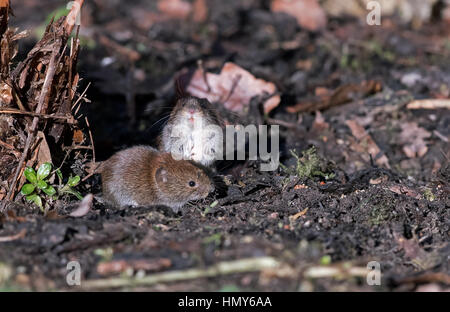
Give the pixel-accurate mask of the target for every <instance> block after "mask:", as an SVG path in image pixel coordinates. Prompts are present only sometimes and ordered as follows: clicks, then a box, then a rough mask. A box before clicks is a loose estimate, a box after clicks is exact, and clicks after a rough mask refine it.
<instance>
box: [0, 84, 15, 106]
mask: <svg viewBox="0 0 450 312" xmlns="http://www.w3.org/2000/svg"><path fill="white" fill-rule="evenodd" d="M12 99H13V98H12V89H11V87H10V86H9V85H8V84H7V83H6V82H0V102H1V103H2V105H0V107H8V106H9V104H10V103H11V101H12Z"/></svg>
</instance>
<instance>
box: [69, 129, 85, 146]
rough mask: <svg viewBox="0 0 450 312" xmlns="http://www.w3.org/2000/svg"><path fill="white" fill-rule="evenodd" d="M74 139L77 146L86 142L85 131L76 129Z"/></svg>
mask: <svg viewBox="0 0 450 312" xmlns="http://www.w3.org/2000/svg"><path fill="white" fill-rule="evenodd" d="M72 139H73V142H74V143H75V144H81V143H83V142H84V133H83V131H81V130H80V129H76V130H75V131H74V132H73V138H72Z"/></svg>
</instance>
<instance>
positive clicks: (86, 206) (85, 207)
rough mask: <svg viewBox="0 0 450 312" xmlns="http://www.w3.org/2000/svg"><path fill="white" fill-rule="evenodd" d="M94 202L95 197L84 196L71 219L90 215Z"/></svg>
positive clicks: (72, 213) (71, 214)
mask: <svg viewBox="0 0 450 312" xmlns="http://www.w3.org/2000/svg"><path fill="white" fill-rule="evenodd" d="M93 200H94V195H92V194H87V195H86V196H84V198H83V200H82V201H81V203H80V204H79V205H78V207H77V209H75V210H74V211H72V212H71V213H70V215H69V216H71V217H76V218H78V217H82V216H85V215H87V214H88V212H89V211H90V210H91V209H92V202H93Z"/></svg>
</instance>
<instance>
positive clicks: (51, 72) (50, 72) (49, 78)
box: [0, 49, 58, 211]
mask: <svg viewBox="0 0 450 312" xmlns="http://www.w3.org/2000/svg"><path fill="white" fill-rule="evenodd" d="M57 50H58V49H55V50H53V52H52V55H51V57H50V62H49V64H48V68H47V73H46V75H45V79H44V83H43V85H42V92H41V94H40V96H39V101H38V105H37V107H36V113H37V114H40V113H41V110H42V107H43V106H44V102H45V99H46V98H47V94H48V93H49V92H50V88H51V85H52V82H53V77H54V76H55V69H56V66H55V62H56V57H57V55H58V51H57ZM38 122H39V117H34V118H33V123H32V124H31V127H30V130H29V132H28V136H27V140H26V142H25V148H24V150H23V152H22V157H21V158H20V160H19V164H18V165H17V168H16V172H15V174H14V178H13V180H12V183H11V185H10V187H9V190H8V193H7V195H6V198H5V200H4V201H3V204H2V207H1V209H0V211H3V210H4V209H5V207H6V203H7V201H8V200H11V199H12V197H13V196H14V190H15V189H16V185H17V180H18V179H19V174H20V172H21V171H22V168H23V165H24V163H25V159H26V157H27V155H28V151H29V149H30V145H31V142H32V141H33V139H34V136H35V132H36V128H37V125H38Z"/></svg>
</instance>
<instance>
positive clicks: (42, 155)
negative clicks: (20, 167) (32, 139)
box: [36, 131, 52, 167]
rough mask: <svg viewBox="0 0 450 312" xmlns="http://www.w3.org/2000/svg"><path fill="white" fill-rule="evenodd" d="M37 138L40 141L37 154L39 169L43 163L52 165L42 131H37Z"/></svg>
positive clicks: (50, 155)
mask: <svg viewBox="0 0 450 312" xmlns="http://www.w3.org/2000/svg"><path fill="white" fill-rule="evenodd" d="M36 136H37V138H38V139H40V140H41V143H40V144H39V153H38V164H37V166H38V167H39V166H40V165H42V164H43V163H46V162H49V163H52V154H51V153H50V148H49V147H48V143H47V140H46V139H45V135H44V133H43V132H42V131H38V133H37V135H36Z"/></svg>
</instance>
